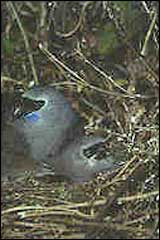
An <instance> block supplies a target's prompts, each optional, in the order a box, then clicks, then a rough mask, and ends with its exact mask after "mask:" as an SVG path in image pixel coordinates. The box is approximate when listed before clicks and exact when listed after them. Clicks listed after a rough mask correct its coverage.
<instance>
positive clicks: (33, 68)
mask: <svg viewBox="0 0 160 240" xmlns="http://www.w3.org/2000/svg"><path fill="white" fill-rule="evenodd" d="M7 4H8V6H10V9H11V11H12V13H13V15H14V17H15V19H16V21H17V24H18V26H19V29H20V31H21V33H22V36H23V39H24V44H25V47H26V51H27V53H28V59H29V62H30V65H31V69H32V73H33V77H34V82H35V84H38V77H37V73H36V69H35V66H34V60H33V56H32V53H31V49H30V45H29V41H28V38H27V35H26V33H25V31H24V28H23V26H22V23H21V21H20V18H19V16H18V14H17V12H16V9H15V7H14V5H13V3H12V2H11V1H9V2H8V3H7Z"/></svg>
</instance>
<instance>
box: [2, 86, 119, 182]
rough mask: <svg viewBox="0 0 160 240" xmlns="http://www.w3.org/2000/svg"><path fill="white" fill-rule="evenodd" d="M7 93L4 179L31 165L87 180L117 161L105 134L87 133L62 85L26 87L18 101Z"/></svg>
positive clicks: (41, 171)
mask: <svg viewBox="0 0 160 240" xmlns="http://www.w3.org/2000/svg"><path fill="white" fill-rule="evenodd" d="M4 96H5V95H4ZM8 99H10V98H9V97H8V96H7V97H2V110H1V111H2V126H1V132H2V143H1V149H2V153H1V165H2V170H1V174H2V179H3V177H4V179H8V178H9V177H11V176H16V175H18V174H22V175H23V173H24V171H28V170H29V171H30V170H31V171H35V172H36V175H37V176H45V175H47V174H51V175H52V174H53V173H54V174H55V175H57V176H63V177H64V178H68V179H70V180H71V181H73V182H85V181H89V180H91V179H92V178H93V176H94V175H95V174H97V173H99V172H101V171H108V170H113V169H115V168H116V167H117V164H116V161H115V159H114V158H113V157H112V156H111V155H110V154H109V153H107V154H106V149H105V147H104V145H105V138H103V137H100V136H86V135H85V131H84V121H83V120H82V118H81V117H80V114H79V113H78V112H77V111H75V110H74V109H73V108H72V106H71V103H70V102H69V100H68V99H66V98H65V97H64V95H63V94H62V93H61V92H60V91H59V90H57V89H55V88H54V87H51V86H40V85H39V86H34V87H32V88H31V89H29V90H27V91H25V92H24V93H23V94H22V95H21V96H20V100H21V101H20V104H17V105H16V104H14V100H13V99H12V98H11V100H10V101H9V100H8ZM100 152H101V153H103V154H100V155H101V156H98V154H99V153H100ZM104 153H105V154H104Z"/></svg>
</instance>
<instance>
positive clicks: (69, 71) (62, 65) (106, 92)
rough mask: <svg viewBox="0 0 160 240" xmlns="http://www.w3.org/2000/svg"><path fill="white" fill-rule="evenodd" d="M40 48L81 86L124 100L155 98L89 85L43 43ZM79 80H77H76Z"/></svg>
mask: <svg viewBox="0 0 160 240" xmlns="http://www.w3.org/2000/svg"><path fill="white" fill-rule="evenodd" d="M39 48H40V50H41V51H42V52H43V53H44V54H45V55H46V56H47V57H48V58H49V60H50V61H51V62H53V63H54V64H58V65H60V67H62V68H63V69H64V70H65V71H67V72H68V73H69V74H70V75H71V76H72V77H73V80H74V81H75V82H76V83H77V80H78V81H79V83H80V84H84V86H85V87H88V88H90V89H92V90H95V91H97V92H99V93H102V94H105V95H112V96H121V97H124V98H131V99H134V98H151V97H154V96H144V95H143V96H142V95H140V94H135V95H131V94H123V93H117V92H113V91H112V92H111V91H108V90H103V89H102V88H99V87H96V86H94V85H91V84H89V83H88V82H87V81H85V80H84V79H83V78H82V77H80V76H79V75H78V74H77V73H76V72H74V71H73V70H72V69H71V68H69V67H67V66H66V65H65V64H64V63H62V62H61V61H60V60H59V59H58V58H57V57H56V56H55V55H53V54H51V53H50V52H49V51H48V50H47V49H46V48H45V47H44V46H43V45H42V43H40V44H39ZM75 79H77V80H75Z"/></svg>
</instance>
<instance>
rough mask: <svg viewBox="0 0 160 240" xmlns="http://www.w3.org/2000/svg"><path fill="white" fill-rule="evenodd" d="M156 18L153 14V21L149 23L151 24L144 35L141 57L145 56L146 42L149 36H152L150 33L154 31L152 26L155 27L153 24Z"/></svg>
mask: <svg viewBox="0 0 160 240" xmlns="http://www.w3.org/2000/svg"><path fill="white" fill-rule="evenodd" d="M156 18H157V14H156V12H155V13H154V16H153V19H152V21H151V24H150V26H149V29H148V32H147V34H146V37H145V40H144V44H143V47H142V50H141V55H142V56H145V55H146V48H147V44H148V41H149V39H150V36H151V34H152V31H153V29H154V26H155V22H156Z"/></svg>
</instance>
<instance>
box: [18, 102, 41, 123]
mask: <svg viewBox="0 0 160 240" xmlns="http://www.w3.org/2000/svg"><path fill="white" fill-rule="evenodd" d="M44 103H45V102H44V101H33V100H30V99H28V98H23V99H21V101H20V102H19V103H18V104H16V105H15V110H14V119H19V118H21V117H24V118H25V119H28V120H32V121H37V120H38V116H36V115H35V112H36V111H38V110H39V109H41V107H42V106H43V105H44Z"/></svg>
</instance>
